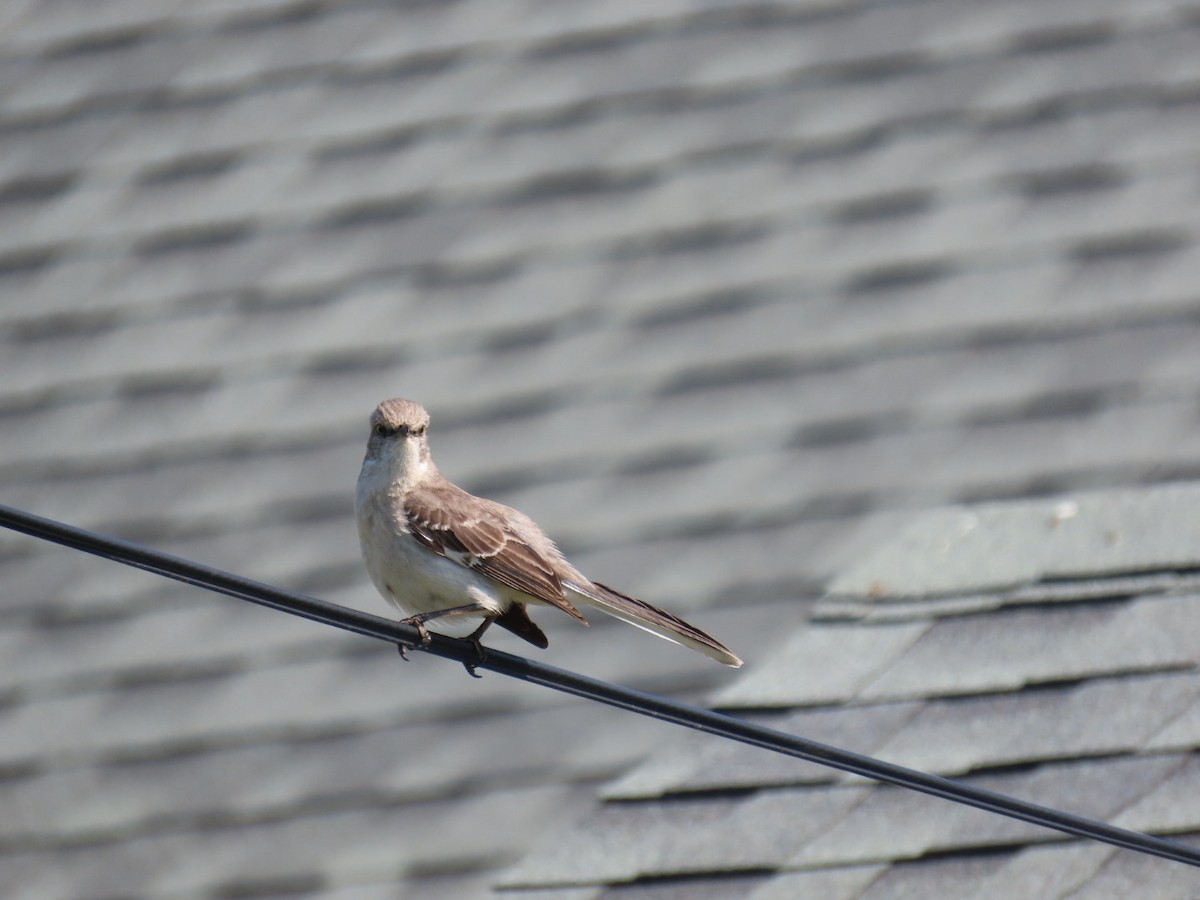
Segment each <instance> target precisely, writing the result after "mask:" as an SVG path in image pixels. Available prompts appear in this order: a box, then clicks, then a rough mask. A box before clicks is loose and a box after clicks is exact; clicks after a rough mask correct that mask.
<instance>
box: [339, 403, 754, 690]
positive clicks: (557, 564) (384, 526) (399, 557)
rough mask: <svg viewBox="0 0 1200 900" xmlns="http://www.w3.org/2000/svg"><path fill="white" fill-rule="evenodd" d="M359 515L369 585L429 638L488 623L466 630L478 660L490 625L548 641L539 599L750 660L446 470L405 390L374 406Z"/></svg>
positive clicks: (579, 617) (573, 613)
mask: <svg viewBox="0 0 1200 900" xmlns="http://www.w3.org/2000/svg"><path fill="white" fill-rule="evenodd" d="M355 514H356V519H357V523H358V536H359V542H360V544H361V548H362V555H363V561H364V562H365V563H366V568H367V572H368V574H369V575H370V578H371V582H372V583H373V584H374V586H375V588H376V590H378V591H379V593H380V594H381V595H382V596H383V598H384V599H385V600H386V601H387V602H388V603H389V604H391V605H392V606H394V607H395V608H396V609H397V610H399V611H400V612H403V613H406V614H407V616H406V618H404V619H402V620H401V621H402V623H403V624H406V625H410V626H413V627H415V628H416V629H417V632H418V635H419V637H420V639H421V641H422V643H424V644H428V643H429V642H430V640H431V638H430V636H429V631H428V629H427V628H426V624H427V623H436V629H437V630H438V631H442V632H445V633H448V634H451V635H454V636H460V637H461V636H464V632H465V631H466V630H467V628H469V627H470V626H471V625H474V624H475V623H476V621H477V620H482V621H480V622H479V624H478V626H477V627H475V628H474V630H472V631H471V632H470V634H466V635H465V637H466V639H467V640H470V641H471V642H472V643H474V645H475V648H476V651H477V652H478V653H479V657H480V659H481V660H482V659H485V658H486V651H485V650H484V649H483V647H482V645H481V644H480V642H479V639H480V638H481V637H482V636H483V633H484V632H485V631H486V630H487V629H488V627H489V626H490V625H492V624H493V623H495V624H497V625H499V626H500V627H501V628H504V629H506V630H508V631H510V632H512V633H513V634H515V635H516V636H517V637H520V638H523V639H524V640H526V641H528V642H529V643H531V644H533V645H534V646H536V647H539V648H542V649H545V648H546V647H547V646H548V645H549V641H548V639H547V638H546V634H545V632H543V631H542V629H541V628H540V627H538V625H537V624H536V623H535V622H534V621H533V619H532V618H531V617H530V614H529V608H530V607H539V606H548V607H554V608H556V609H558V610H561V611H562V612H564V613H566V614H567V615H568V616H570V617H571V618H573V619H574V620H576V621H577V622H579V623H581V624H583V625H587V624H588V621H587V619H586V618H584V615H583V613H582V612H580V607H583V608H589V607H590V608H594V609H598V610H601V611H603V612H605V613H607V614H609V615H611V616H615V617H616V618H618V619H621V620H623V621H625V622H628V623H629V624H631V625H635V626H637V627H638V628H642V629H644V630H646V631H648V632H650V633H651V634H654V635H657V636H658V637H660V638H664V639H665V640H668V641H672V642H674V643H676V644H681V645H682V646H684V647H688V648H691V649H693V650H697V651H699V652H700V653H703V654H705V655H706V656H709V657H712V658H713V659H715V660H717V661H718V662H720V663H722V664H724V665H726V666H731V667H734V668H737V667H739V666H741V665H742V660H740V659H739V658H738V657H737V656H735V655H734V654H733V653H732V652H731V651H730V650H729V649H728V648H727V647H726V646H725V645H723V644H722V643H721V642H720V641H718V640H717V639H716V638H714V637H712V636H711V635H709V634H706V633H705V632H703V631H701V630H700V629H699V628H696V627H695V626H694V625H690V624H688V623H687V622H685V621H683V619H680V618H679V617H677V616H674V615H672V614H671V613H668V612H665V611H664V610H661V609H659V608H657V607H655V606H651V605H650V604H649V603H645V602H643V601H641V600H637V599H635V598H633V597H630V596H627V595H626V594H623V593H621V592H620V591H617V590H614V589H613V588H611V587H608V586H606V585H603V584H601V583H600V582H597V581H592V580H591V579H589V578H587V577H586V576H585V575H583V574H582V573H581V572H580V571H579V570H578V569H576V568H575V567H574V566H573V565H571V564H570V563H569V562H568V561H567V560H566V558H565V557H564V556H563V554H562V552H560V550H559V549H558V546H557V545H556V544H555V543H554V541H552V540H551V539H550V538H549V537H547V536H546V534H545V533H544V532H543V531H542V529H541V528H540V527H538V525H537V524H536V523H535V522H534V521H533V519H531V518H530V517H529V516H527V515H525V514H524V513H522V512H520V511H519V510H516V509H513V508H512V507H509V506H505V505H504V504H502V503H497V502H496V501H494V500H488V499H485V498H483V497H477V496H475V495H473V494H471V493H469V492H467V491H465V490H463V489H462V488H460V487H458V486H457V485H456V484H454V483H453V482H451V481H450V480H449V479H447V478H446V477H445V476H444V475H442V473H441V472H440V471H438V468H437V466H436V465H435V464H434V461H433V457H432V454H431V452H430V447H429V413H428V412H426V410H425V408H424V407H423V406H421V405H420V404H419V403H416V402H413V401H411V400H405V399H403V398H399V397H397V398H393V399H391V400H385V401H383V402H382V403H380V404H379V405H378V406H377V407H376V408H375V411H374V412H372V413H371V417H370V432H369V435H368V439H367V450H366V455H365V456H364V458H363V464H362V469H361V471H360V473H359V476H358V483H357V486H356V490H355ZM399 649H400V651H401V654H402V655H403V652H404V646H403V645H402V644H401V645H399ZM468 671H471V669H470V667H469V666H468Z"/></svg>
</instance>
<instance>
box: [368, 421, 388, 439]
mask: <svg viewBox="0 0 1200 900" xmlns="http://www.w3.org/2000/svg"><path fill="white" fill-rule="evenodd" d="M371 430H372V431H374V432H375V433H376V434H377V435H379V437H387V436H388V430H387V426H386V425H384V424H383V423H382V422H381V423H379V424H378V425H376V426H375V427H374V428H373V429H371Z"/></svg>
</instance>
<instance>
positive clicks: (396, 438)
mask: <svg viewBox="0 0 1200 900" xmlns="http://www.w3.org/2000/svg"><path fill="white" fill-rule="evenodd" d="M428 430H429V413H428V412H426V411H425V407H423V406H421V404H419V403H414V402H413V401H411V400H404V399H401V398H399V397H396V398H394V399H392V400H384V401H383V402H382V403H380V404H379V405H378V406H377V407H375V411H374V412H373V413H371V434H370V437H368V438H367V456H366V459H365V460H364V466H365V465H366V464H367V463H372V462H373V463H374V464H375V465H383V466H385V467H386V468H387V470H388V472H389V475H390V477H391V478H392V479H393V480H395V481H397V482H399V483H401V484H411V483H412V482H414V481H416V480H417V479H418V478H420V477H421V476H422V475H424V473H425V472H426V471H428V470H430V469H432V468H433V461H432V459H431V458H430V454H429V438H428V436H427V432H428Z"/></svg>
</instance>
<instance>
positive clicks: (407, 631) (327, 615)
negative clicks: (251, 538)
mask: <svg viewBox="0 0 1200 900" xmlns="http://www.w3.org/2000/svg"><path fill="white" fill-rule="evenodd" d="M0 525H3V526H4V527H6V528H10V529H12V530H14V531H19V532H22V533H24V534H28V535H32V536H33V537H37V538H41V539H42V540H46V541H51V542H53V543H57V544H62V545H64V546H67V547H72V548H74V549H76V550H81V551H83V552H85V553H91V554H93V555H95V556H100V557H103V558H105V559H110V560H114V561H116V562H121V563H124V564H125V565H128V566H133V567H134V568H138V569H144V570H145V571H147V572H154V573H156V574H158V575H162V576H164V577H166V578H171V579H174V580H175V581H182V582H184V583H185V584H191V585H195V586H196V587H201V588H205V589H207V590H210V591H216V592H217V593H220V594H226V595H228V596H230V597H237V598H238V599H240V600H248V601H250V602H251V603H257V604H259V605H260V606H267V607H270V608H271V609H277V610H280V611H282V612H286V613H291V614H292V615H296V616H302V617H304V618H306V619H312V620H313V621H316V622H322V623H324V624H326V625H332V626H334V627H335V628H342V629H345V630H346V631H353V632H356V633H357V634H362V635H366V636H367V637H373V638H377V639H379V640H382V641H387V642H389V643H393V644H397V645H402V646H407V647H410V648H415V649H421V650H425V651H426V652H428V653H432V654H434V655H436V656H441V657H444V658H446V659H452V660H456V661H457V662H460V663H462V664H463V665H465V666H467V667H468V668H476V667H477V668H480V669H487V670H490V671H493V672H497V673H499V674H501V675H508V676H509V677H511V678H519V679H520V680H522V681H527V682H530V683H531V684H540V685H542V686H544V687H548V688H553V689H554V690H557V691H563V692H564V693H568V694H574V695H575V696H577V697H584V698H586V699H589V700H595V701H597V702H599V703H604V704H607V705H608V706H615V707H618V708H620V709H625V710H629V711H630V712H635V713H639V714H641V715H644V716H650V717H651V718H655V719H662V720H663V721H666V722H673V723H675V724H676V725H683V726H685V727H687V728H693V729H695V730H697V731H703V732H707V733H709V734H714V735H718V736H720V737H725V738H728V739H730V740H735V741H740V742H741V743H743V744H750V745H751V746H754V747H761V748H762V749H764V750H770V751H773V752H775V753H782V754H784V755H785V756H792V757H796V758H797V759H803V760H807V761H809V762H814V763H818V764H820V765H824V766H830V767H832V768H835V769H841V770H842V771H845V772H852V773H854V774H856V775H861V776H864V777H866V778H871V779H873V780H875V781H881V782H885V783H887V784H893V785H897V786H899V787H902V788H907V789H909V790H914V791H920V792H922V793H925V794H932V795H933V796H935V797H941V798H943V799H946V800H950V801H953V802H955V803H962V804H965V805H967V806H974V807H976V808H978V809H982V810H985V811H987V812H991V813H995V814H997V815H1002V816H1008V817H1010V818H1014V819H1020V820H1022V821H1024V822H1029V823H1032V824H1034V825H1041V826H1044V827H1046V828H1051V829H1054V830H1056V831H1061V832H1065V833H1067V834H1072V835H1076V836H1077V837H1083V838H1089V839H1091V840H1096V841H1101V842H1103V843H1106V844H1112V845H1114V846H1117V847H1123V848H1125V849H1127V850H1135V851H1138V852H1140V853H1148V854H1151V855H1153V856H1159V857H1162V858H1164V859H1173V860H1176V861H1177V862H1182V863H1186V864H1187V865H1191V866H1200V849H1197V848H1195V847H1189V846H1188V845H1186V844H1182V843H1180V842H1178V841H1172V840H1169V839H1167V838H1161V837H1156V836H1154V835H1149V834H1144V833H1142V832H1138V831H1130V830H1128V829H1125V828H1118V827H1116V826H1114V825H1109V824H1107V823H1104V822H1099V821H1097V820H1095V819H1089V818H1086V817H1084V816H1077V815H1073V814H1071V813H1067V812H1062V811H1060V810H1056V809H1051V808H1049V807H1045V806H1039V805H1038V804H1036V803H1028V802H1026V801H1024V800H1018V799H1017V798H1015V797H1009V796H1007V795H1005V794H1000V793H997V792H995V791H989V790H987V789H985V788H980V787H975V786H973V785H969V784H964V783H962V782H958V781H954V780H952V779H949V778H942V777H941V776H938V775H931V774H928V773H925V772H919V771H917V770H915V769H908V768H905V767H904V766H897V765H894V764H892V763H888V762H884V761H882V760H878V759H874V758H872V757H869V756H863V755H861V754H858V753H852V752H850V751H848V750H841V749H839V748H837V747H831V746H828V745H826V744H820V743H817V742H816V741H810V740H807V739H805V738H802V737H799V736H797V735H792V734H786V733H784V732H782V731H776V730H775V729H773V728H768V727H766V726H763V725H757V724H755V723H752V722H747V721H744V720H742V719H737V718H734V717H733V716H728V715H725V714H723V713H719V712H714V711H712V710H709V709H704V708H702V707H699V706H693V705H691V704H688V703H681V702H679V701H677V700H670V699H667V698H666V697H659V696H657V695H655V694H648V693H645V692H644V691H637V690H634V689H632V688H627V687H622V686H620V685H617V684H612V683H610V682H605V681H599V680H597V679H595V678H588V677H587V676H585V675H579V674H577V673H575V672H569V671H567V670H565V669H559V668H555V667H554V666H549V665H545V664H544V663H538V662H534V661H533V660H530V659H526V658H525V657H521V656H515V655H513V654H511V653H504V652H502V651H500V650H492V649H490V648H489V649H488V651H487V657H486V659H484V660H480V659H479V658H478V656H477V655H476V652H475V647H474V646H473V645H472V644H471V643H469V642H468V641H460V640H455V639H453V638H448V637H444V636H442V635H437V634H434V635H432V641H431V642H430V643H429V644H428V645H422V644H421V641H420V636H419V635H418V633H417V630H416V629H415V628H412V627H409V626H407V625H401V624H399V623H398V622H394V621H392V620H390V619H383V618H380V617H379V616H373V615H371V614H369V613H364V612H359V611H358V610H354V609H349V608H347V607H344V606H339V605H337V604H335V603H328V602H326V601H324V600H319V599H317V598H316V597H310V596H307V595H305V594H300V593H296V592H295V591H288V590H284V589H283V588H277V587H273V586H272V585H269V584H263V583H262V582H258V581H252V580H251V579H249V578H243V577H241V576H240V575H234V574H232V573H229V572H225V571H222V570H220V569H216V568H213V567H211V566H205V565H202V564H200V563H196V562H192V561H191V560H187V559H183V558H181V557H178V556H172V555H171V554H169V553H162V552H160V551H158V550H153V549H151V548H149V547H144V546H142V545H140V544H134V543H131V542H129V541H123V540H121V539H119V538H114V537H109V536H107V535H102V534H98V533H96V532H92V531H87V530H85V529H82V528H76V527H74V526H71V525H66V524H63V523H61V522H56V521H54V520H52V519H44V518H42V517H40V516H35V515H33V514H31V513H27V512H24V511H22V510H18V509H13V508H12V507H9V506H4V505H2V504H0Z"/></svg>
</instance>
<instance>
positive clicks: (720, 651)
mask: <svg viewBox="0 0 1200 900" xmlns="http://www.w3.org/2000/svg"><path fill="white" fill-rule="evenodd" d="M567 586H568V587H570V588H571V589H573V590H575V591H576V592H578V593H579V594H580V595H581V597H583V598H585V599H586V600H588V601H590V602H591V605H593V606H595V607H596V608H597V609H600V610H602V611H604V612H606V613H608V614H609V615H610V616H615V617H616V618H618V619H620V620H621V621H623V622H628V623H629V624H630V625H636V626H637V627H638V628H641V629H643V630H644V631H649V632H650V633H651V634H655V635H658V636H659V637H660V638H663V639H664V640H668V641H672V642H674V643H676V644H682V645H683V646H685V647H691V648H692V649H693V650H699V651H700V652H701V653H703V654H704V655H705V656H711V657H712V658H713V659H715V660H716V661H717V662H719V663H722V664H724V665H726V666H732V667H733V668H735V669H736V668H738V667H739V666H740V665H741V664H742V661H741V660H740V659H738V658H737V657H736V656H734V655H733V653H731V652H730V650H729V648H728V647H726V646H725V645H724V644H722V643H721V642H720V641H718V640H717V639H716V638H714V637H712V636H711V635H708V634H705V633H704V632H703V631H701V630H700V629H699V628H696V627H695V626H694V625H689V624H688V623H687V622H685V621H683V619H680V618H679V617H678V616H673V615H671V614H670V613H669V612H664V611H663V610H661V609H659V608H658V607H657V606H651V605H650V604H649V603H644V602H643V601H641V600H636V599H634V598H633V597H627V596H625V595H624V594H622V593H621V592H620V591H614V590H613V589H612V588H610V587H607V586H606V585H603V584H600V583H599V582H596V581H593V582H588V583H586V584H583V585H578V584H569V585H567Z"/></svg>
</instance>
